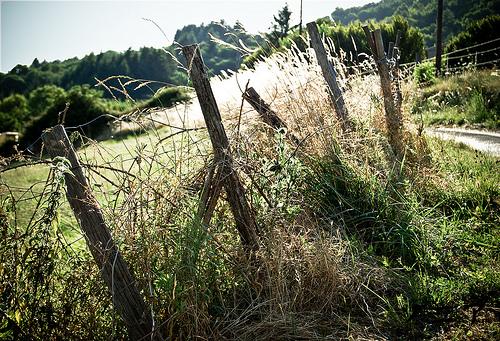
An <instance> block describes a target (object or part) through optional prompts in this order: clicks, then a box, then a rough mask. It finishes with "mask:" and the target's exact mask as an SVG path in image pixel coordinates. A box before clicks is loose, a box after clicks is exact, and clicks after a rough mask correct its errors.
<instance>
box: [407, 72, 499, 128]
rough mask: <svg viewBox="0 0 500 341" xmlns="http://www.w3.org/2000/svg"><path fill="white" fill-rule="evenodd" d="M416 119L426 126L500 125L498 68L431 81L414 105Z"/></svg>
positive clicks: (480, 126)
mask: <svg viewBox="0 0 500 341" xmlns="http://www.w3.org/2000/svg"><path fill="white" fill-rule="evenodd" d="M412 111H413V114H414V115H415V119H416V120H417V121H419V120H420V121H423V123H424V124H425V125H457V126H471V127H476V128H487V129H493V130H497V129H499V128H500V114H499V113H500V75H499V73H498V71H491V70H484V71H468V72H465V73H462V74H459V75H453V76H449V77H446V78H444V79H438V80H433V81H430V83H429V85H428V86H426V87H424V88H423V89H422V91H421V93H420V95H419V96H418V97H417V99H416V100H415V102H414V104H413V108H412Z"/></svg>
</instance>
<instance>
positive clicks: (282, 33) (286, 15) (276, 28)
mask: <svg viewBox="0 0 500 341" xmlns="http://www.w3.org/2000/svg"><path fill="white" fill-rule="evenodd" d="M291 15H292V12H291V11H290V10H289V9H288V4H286V5H285V7H283V8H282V9H281V10H280V11H279V12H278V17H276V16H273V17H274V21H275V22H274V23H273V31H272V32H271V35H272V36H274V38H275V39H277V40H279V39H281V38H284V37H286V35H287V34H288V31H289V30H290V16H291Z"/></svg>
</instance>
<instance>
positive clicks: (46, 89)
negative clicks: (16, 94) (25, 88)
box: [28, 85, 66, 117]
mask: <svg viewBox="0 0 500 341" xmlns="http://www.w3.org/2000/svg"><path fill="white" fill-rule="evenodd" d="M64 97H66V92H65V91H64V89H63V88H60V87H58V86H55V85H44V86H41V87H39V88H36V89H35V90H33V91H32V92H30V94H29V97H28V98H29V99H28V101H29V107H30V111H31V113H32V115H33V116H34V117H36V116H40V115H41V114H43V113H44V112H45V111H46V110H47V109H48V108H50V107H52V106H53V105H54V103H58V102H61V101H64Z"/></svg>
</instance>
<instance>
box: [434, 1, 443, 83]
mask: <svg viewBox="0 0 500 341" xmlns="http://www.w3.org/2000/svg"><path fill="white" fill-rule="evenodd" d="M442 54H443V0H437V16H436V77H439V76H441V60H442V58H441V56H442Z"/></svg>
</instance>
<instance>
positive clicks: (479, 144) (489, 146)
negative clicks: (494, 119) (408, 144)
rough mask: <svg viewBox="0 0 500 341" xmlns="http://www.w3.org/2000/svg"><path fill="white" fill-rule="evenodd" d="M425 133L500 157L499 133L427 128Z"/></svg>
mask: <svg viewBox="0 0 500 341" xmlns="http://www.w3.org/2000/svg"><path fill="white" fill-rule="evenodd" d="M425 132H426V133H427V134H428V135H430V136H436V137H439V138H441V139H443V140H453V141H456V142H461V143H463V144H466V145H467V146H469V147H471V148H473V149H476V150H479V151H481V152H485V153H488V154H491V155H493V156H496V157H500V133H498V132H491V131H484V130H477V129H463V128H432V129H431V128H428V129H426V130H425Z"/></svg>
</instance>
